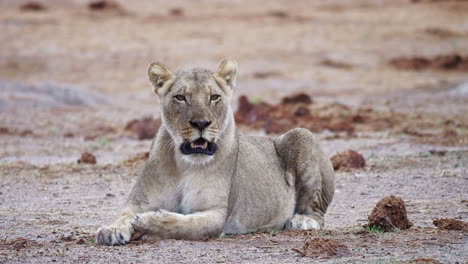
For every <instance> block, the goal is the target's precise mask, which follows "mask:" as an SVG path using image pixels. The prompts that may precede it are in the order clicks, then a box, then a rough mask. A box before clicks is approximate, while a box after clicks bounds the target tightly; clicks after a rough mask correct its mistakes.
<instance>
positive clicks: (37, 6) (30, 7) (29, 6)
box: [19, 2, 47, 12]
mask: <svg viewBox="0 0 468 264" xmlns="http://www.w3.org/2000/svg"><path fill="white" fill-rule="evenodd" d="M19 8H20V10H21V11H33V12H37V11H44V10H46V9H47V8H46V6H45V5H44V4H42V3H39V2H27V3H24V4H22V5H21V6H20V7H19Z"/></svg>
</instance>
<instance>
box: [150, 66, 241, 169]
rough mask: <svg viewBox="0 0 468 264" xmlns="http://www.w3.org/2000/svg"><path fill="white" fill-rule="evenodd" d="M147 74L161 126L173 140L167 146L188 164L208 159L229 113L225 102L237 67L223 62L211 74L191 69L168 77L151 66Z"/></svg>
mask: <svg viewBox="0 0 468 264" xmlns="http://www.w3.org/2000/svg"><path fill="white" fill-rule="evenodd" d="M226 64H227V65H226ZM227 67H229V69H226V68H227ZM228 70H229V71H228ZM148 71H149V76H150V80H151V81H152V83H153V85H154V88H155V89H154V90H155V92H156V93H157V94H158V95H159V97H160V102H161V107H162V119H163V124H164V126H165V127H166V129H167V130H168V132H169V133H170V134H171V136H172V139H173V140H172V142H168V147H169V144H172V145H173V146H174V147H176V149H177V151H179V152H180V153H181V154H182V155H183V158H184V160H186V161H188V162H190V163H196V164H200V163H207V162H209V161H210V160H212V158H213V156H214V155H215V154H216V152H217V150H218V144H217V143H218V141H219V140H220V135H221V134H222V132H223V131H224V130H225V128H226V126H227V124H228V122H227V121H228V118H229V116H228V115H230V114H231V109H230V105H229V101H230V100H229V99H230V97H231V94H232V88H233V85H234V82H235V74H236V72H237V64H236V63H235V62H234V61H230V60H228V61H224V62H223V64H221V66H220V69H219V70H218V72H217V73H214V74H213V73H211V72H210V71H208V70H203V69H194V70H190V71H180V72H177V73H176V74H175V75H172V74H171V73H170V72H169V70H167V69H166V68H165V67H164V66H162V65H160V64H155V63H153V64H152V65H151V66H150V69H149V70H148ZM161 73H162V74H161Z"/></svg>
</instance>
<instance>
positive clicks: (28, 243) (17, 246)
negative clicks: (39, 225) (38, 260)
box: [0, 237, 40, 251]
mask: <svg viewBox="0 0 468 264" xmlns="http://www.w3.org/2000/svg"><path fill="white" fill-rule="evenodd" d="M39 246H40V243H38V242H36V241H34V240H30V239H27V238H24V237H18V238H15V239H11V240H7V239H5V240H2V241H0V248H2V249H9V250H12V249H14V250H16V251H19V250H22V249H28V248H31V247H39Z"/></svg>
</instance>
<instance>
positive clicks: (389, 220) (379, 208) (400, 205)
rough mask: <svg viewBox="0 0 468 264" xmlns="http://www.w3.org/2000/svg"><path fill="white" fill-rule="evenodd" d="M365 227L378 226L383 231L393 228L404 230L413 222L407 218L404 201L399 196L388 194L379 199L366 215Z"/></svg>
mask: <svg viewBox="0 0 468 264" xmlns="http://www.w3.org/2000/svg"><path fill="white" fill-rule="evenodd" d="M368 219H369V223H368V224H367V225H366V226H367V227H378V228H381V229H382V230H384V231H385V232H389V231H393V230H394V229H401V230H405V229H408V228H410V227H411V226H412V225H413V224H412V223H411V222H410V221H409V220H408V216H407V213H406V206H405V202H403V200H402V199H401V198H399V197H396V196H394V195H390V196H388V197H385V198H383V199H382V200H380V201H379V202H378V203H377V205H376V206H375V207H374V209H373V210H372V213H371V214H370V216H369V217H368Z"/></svg>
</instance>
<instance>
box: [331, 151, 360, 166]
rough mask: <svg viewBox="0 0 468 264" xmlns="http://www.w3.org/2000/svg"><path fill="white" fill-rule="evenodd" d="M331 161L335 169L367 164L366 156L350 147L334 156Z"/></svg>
mask: <svg viewBox="0 0 468 264" xmlns="http://www.w3.org/2000/svg"><path fill="white" fill-rule="evenodd" d="M331 162H332V165H333V169H335V170H343V169H344V170H347V169H358V168H363V167H364V166H366V160H365V159H364V157H363V156H362V155H361V154H359V153H357V152H356V151H354V150H350V149H348V150H346V151H344V152H341V153H338V154H336V155H335V156H333V157H332V158H331Z"/></svg>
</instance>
